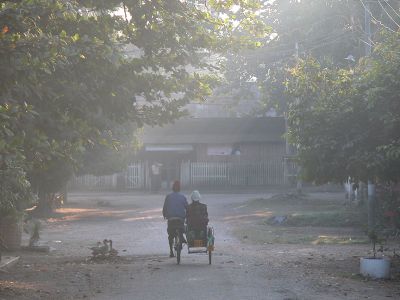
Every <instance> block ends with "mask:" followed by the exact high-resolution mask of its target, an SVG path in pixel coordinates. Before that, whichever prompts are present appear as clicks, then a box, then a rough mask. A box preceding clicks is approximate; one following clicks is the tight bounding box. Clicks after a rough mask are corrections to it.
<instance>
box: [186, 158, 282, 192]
mask: <svg viewBox="0 0 400 300" xmlns="http://www.w3.org/2000/svg"><path fill="white" fill-rule="evenodd" d="M181 183H182V185H183V186H189V185H190V186H257V185H259V186H262V185H281V184H284V183H285V177H284V164H283V162H280V161H268V162H260V163H251V164H250V163H247V164H246V163H227V162H185V163H182V166H181Z"/></svg>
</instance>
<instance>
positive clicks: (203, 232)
mask: <svg viewBox="0 0 400 300" xmlns="http://www.w3.org/2000/svg"><path fill="white" fill-rule="evenodd" d="M190 198H191V199H192V203H191V204H190V205H189V207H188V208H187V212H186V223H187V231H186V238H187V239H188V243H189V246H191V247H193V242H194V240H203V241H206V239H207V225H208V212H207V205H205V204H203V203H200V200H201V195H200V193H199V191H193V192H192V194H191V195H190Z"/></svg>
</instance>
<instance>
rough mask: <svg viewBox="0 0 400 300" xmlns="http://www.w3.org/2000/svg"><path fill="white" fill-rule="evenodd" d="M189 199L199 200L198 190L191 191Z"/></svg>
mask: <svg viewBox="0 0 400 300" xmlns="http://www.w3.org/2000/svg"><path fill="white" fill-rule="evenodd" d="M190 199H192V201H195V202H199V201H200V200H201V195H200V193H199V191H197V190H196V191H193V192H192V194H191V195H190Z"/></svg>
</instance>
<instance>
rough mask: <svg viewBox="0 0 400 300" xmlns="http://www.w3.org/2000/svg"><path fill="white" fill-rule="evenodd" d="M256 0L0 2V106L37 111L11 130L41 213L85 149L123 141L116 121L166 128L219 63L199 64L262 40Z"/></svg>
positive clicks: (210, 82)
mask: <svg viewBox="0 0 400 300" xmlns="http://www.w3.org/2000/svg"><path fill="white" fill-rule="evenodd" d="M261 3H262V2H261V1H239V0H238V1H228V2H224V1H223V2H220V1H209V3H208V6H203V7H200V8H197V7H196V6H193V5H191V4H189V3H186V2H183V1H179V0H171V1H159V0H149V1H139V0H126V1H123V2H122V4H121V1H116V0H109V1H108V0H107V1H91V0H81V1H78V0H69V1H61V0H55V1H44V0H21V1H0V75H1V78H2V81H1V83H0V103H1V104H4V105H5V104H7V105H17V106H18V105H19V106H21V105H23V103H27V104H28V105H29V106H32V107H33V109H34V110H35V111H36V113H37V114H36V115H35V117H34V118H33V120H32V122H30V123H29V124H19V127H16V128H13V129H15V130H16V131H17V132H15V133H14V134H16V135H19V134H20V133H21V132H22V131H23V132H25V133H26V136H27V137H29V138H27V139H25V140H24V145H23V149H22V150H21V151H22V152H23V155H24V158H23V160H24V161H26V162H29V164H28V163H27V164H26V165H27V166H28V165H29V166H30V168H28V167H26V168H25V169H24V171H25V172H28V173H29V178H30V181H31V183H32V184H33V185H34V189H35V191H37V192H38V194H39V195H40V199H41V200H42V201H41V202H40V204H41V205H42V206H43V207H48V201H47V200H48V195H50V194H51V193H54V192H56V191H57V190H59V188H60V186H62V185H63V184H65V182H66V181H67V180H68V178H69V177H70V176H71V174H72V173H73V171H74V169H76V168H77V166H78V163H79V162H82V160H83V159H84V156H83V155H84V154H85V153H86V154H87V153H88V151H91V149H98V147H101V146H99V145H103V146H104V145H110V146H118V144H119V143H118V141H119V140H121V139H122V140H124V141H126V140H127V138H128V136H131V132H128V131H125V132H122V131H119V132H118V130H117V128H119V126H121V125H122V124H124V125H125V124H126V125H127V128H139V127H141V126H143V124H149V125H156V124H163V123H166V122H171V121H172V120H174V119H175V118H177V117H179V116H182V115H183V114H184V112H183V111H182V106H183V105H184V104H185V103H187V102H188V101H189V100H193V99H203V98H204V96H205V95H207V94H209V93H210V91H211V88H212V87H213V86H214V85H215V83H216V81H217V80H216V79H217V78H216V77H217V76H215V75H214V74H213V72H214V71H215V70H216V69H217V68H218V64H216V63H215V61H210V59H208V58H209V57H210V55H212V54H217V53H221V52H223V51H226V49H228V48H229V47H241V46H243V45H249V44H251V43H253V40H251V39H250V36H257V35H261V34H263V32H264V28H263V27H262V24H261V22H259V21H258V20H257V18H256V16H255V13H254V12H255V11H257V10H259V9H260V8H261V7H262V4H261ZM232 7H235V10H232ZM121 11H122V12H124V13H123V14H122V16H121V14H120V13H118V12H121ZM231 17H232V18H231ZM233 17H235V18H236V19H235V20H234V19H233ZM236 22H238V23H236ZM233 29H235V30H236V31H237V32H240V33H241V34H240V35H233V34H232V31H233ZM216 57H218V56H216ZM116 148H118V147H116ZM2 159H3V158H2Z"/></svg>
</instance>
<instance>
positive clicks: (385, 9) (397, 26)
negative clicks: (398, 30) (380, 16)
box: [378, 0, 400, 27]
mask: <svg viewBox="0 0 400 300" xmlns="http://www.w3.org/2000/svg"><path fill="white" fill-rule="evenodd" d="M378 3H379V5H380V6H381V7H382V9H383V11H384V12H385V13H386V14H387V15H388V16H389V18H390V20H392V21H393V23H394V24H396V25H397V27H400V25H399V24H398V23H397V22H396V21H395V20H394V19H393V18H392V16H391V15H390V14H389V13H388V11H387V10H386V9H385V7H383V5H382V3H381V1H379V0H378Z"/></svg>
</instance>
